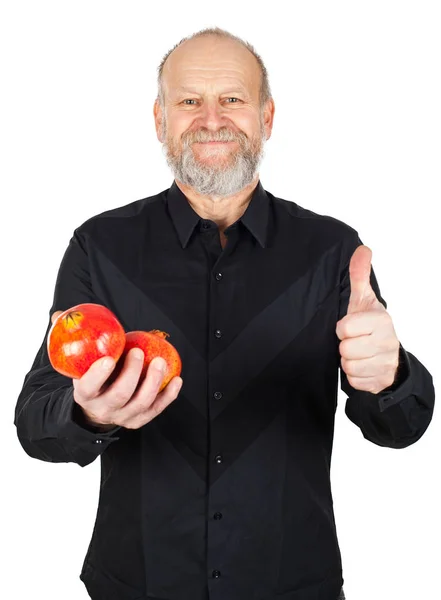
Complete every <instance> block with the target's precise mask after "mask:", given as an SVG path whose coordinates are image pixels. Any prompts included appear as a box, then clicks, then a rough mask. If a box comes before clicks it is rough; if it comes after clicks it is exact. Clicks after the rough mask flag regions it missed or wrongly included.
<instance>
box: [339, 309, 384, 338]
mask: <svg viewBox="0 0 441 600" xmlns="http://www.w3.org/2000/svg"><path fill="white" fill-rule="evenodd" d="M388 318H389V314H388V313H387V312H382V311H378V310H371V311H365V312H357V313H352V314H351V315H346V316H344V317H343V318H342V319H340V321H338V322H337V326H336V329H335V332H336V334H337V337H338V338H339V339H340V340H344V339H345V338H354V337H358V336H360V335H370V334H372V333H374V332H375V331H376V329H381V328H382V327H383V326H384V325H385V324H386V322H387V320H388Z"/></svg>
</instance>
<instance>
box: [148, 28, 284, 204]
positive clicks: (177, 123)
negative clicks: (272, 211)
mask: <svg viewBox="0 0 441 600" xmlns="http://www.w3.org/2000/svg"><path fill="white" fill-rule="evenodd" d="M158 71H159V74H158V98H157V99H156V101H155V106H154V116H155V126H156V133H157V136H158V139H159V141H161V142H162V143H163V151H164V154H165V156H166V159H167V164H168V165H169V166H170V168H171V169H172V171H173V175H174V177H175V178H176V179H177V180H179V181H181V182H182V183H184V184H185V185H188V186H191V187H192V188H193V189H194V190H195V191H196V192H197V193H199V194H201V195H207V196H212V197H225V196H231V195H233V194H236V193H237V192H239V191H240V190H242V189H243V188H244V187H246V186H247V185H249V184H250V183H251V182H252V181H253V180H254V179H255V178H256V176H257V174H258V168H259V165H260V162H261V160H262V158H263V147H264V144H265V142H266V140H267V139H269V137H270V136H271V130H272V125H273V118H274V102H273V100H272V97H271V92H270V89H269V84H268V77H267V72H266V69H265V66H264V65H263V62H262V60H261V59H260V57H259V56H258V55H257V53H256V52H255V51H254V49H253V48H252V46H251V45H250V44H248V43H247V42H244V41H242V40H240V38H237V37H236V36H233V35H232V34H230V33H228V32H226V31H224V30H221V29H218V28H215V29H205V30H203V31H202V32H198V33H196V34H194V35H193V36H191V37H188V38H184V39H183V40H181V42H179V43H178V44H177V45H176V46H175V47H174V48H173V49H172V50H171V51H170V52H169V53H168V54H167V55H166V56H165V57H164V58H163V60H162V62H161V65H160V66H159V69H158ZM208 141H214V142H218V143H212V144H208V143H206V142H208ZM219 142H227V143H219Z"/></svg>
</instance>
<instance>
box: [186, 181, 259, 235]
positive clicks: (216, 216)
mask: <svg viewBox="0 0 441 600" xmlns="http://www.w3.org/2000/svg"><path fill="white" fill-rule="evenodd" d="M175 182H176V185H177V186H178V188H179V189H180V190H181V192H182V193H183V194H184V195H185V197H186V198H187V200H188V203H189V204H190V206H191V207H192V209H193V210H194V211H195V212H196V213H197V214H198V215H199V216H200V217H202V218H203V219H210V220H211V221H214V222H215V223H216V224H217V226H218V227H219V230H220V231H221V232H223V231H224V230H225V229H226V228H227V227H229V226H230V225H231V224H232V223H234V222H235V221H237V219H239V218H240V217H241V216H242V215H243V213H244V212H245V211H246V209H247V206H248V204H249V203H250V201H251V197H252V195H253V192H254V190H255V188H256V186H257V184H258V182H259V174H257V175H256V177H255V179H254V181H252V182H251V183H250V184H249V185H247V186H246V187H244V188H243V189H242V190H240V192H238V193H237V194H234V195H233V196H226V197H224V198H219V197H217V196H216V197H212V196H201V195H200V194H198V193H197V192H196V191H195V190H194V189H193V188H192V187H190V186H188V185H185V184H183V183H182V182H180V181H178V180H177V179H175Z"/></svg>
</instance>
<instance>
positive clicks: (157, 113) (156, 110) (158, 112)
mask: <svg viewBox="0 0 441 600" xmlns="http://www.w3.org/2000/svg"><path fill="white" fill-rule="evenodd" d="M153 116H154V119H155V129H156V137H157V138H158V140H159V141H160V142H164V140H163V139H162V133H161V129H162V119H163V114H162V108H161V105H160V104H159V101H158V100H157V99H156V100H155V103H154V105H153Z"/></svg>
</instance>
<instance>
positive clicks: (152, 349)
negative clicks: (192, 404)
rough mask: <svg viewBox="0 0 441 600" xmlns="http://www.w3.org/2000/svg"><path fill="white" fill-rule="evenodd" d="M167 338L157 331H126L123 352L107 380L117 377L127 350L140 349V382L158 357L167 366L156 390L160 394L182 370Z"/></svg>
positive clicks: (167, 335) (174, 349) (177, 356)
mask: <svg viewBox="0 0 441 600" xmlns="http://www.w3.org/2000/svg"><path fill="white" fill-rule="evenodd" d="M169 336H170V334H169V333H166V332H165V331H160V330H159V329H152V330H151V331H128V332H127V333H126V343H125V347H124V351H123V353H122V356H121V358H120V360H119V361H118V363H117V364H116V366H115V369H114V370H113V372H112V374H111V376H110V378H109V379H110V381H114V380H115V379H116V378H117V377H118V375H119V373H120V372H121V369H122V366H123V364H124V361H125V358H126V355H127V353H128V352H129V350H131V349H132V348H141V350H142V351H143V352H144V364H143V367H142V371H141V375H140V377H139V380H140V382H141V381H142V379H144V378H145V376H146V374H147V367H148V365H149V364H150V362H151V361H152V360H153V359H154V358H155V357H157V356H160V357H161V358H163V359H164V360H165V362H166V364H167V366H166V369H165V374H164V378H163V380H162V383H161V385H160V387H159V390H158V393H159V392H161V391H162V390H163V389H164V388H165V386H166V385H167V384H168V382H169V381H171V379H173V377H177V376H179V375H180V374H181V369H182V362H181V357H180V356H179V353H178V351H177V350H176V348H175V347H174V346H173V345H172V344H171V343H170V342H168V341H167V340H166V339H165V338H166V337H169Z"/></svg>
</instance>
